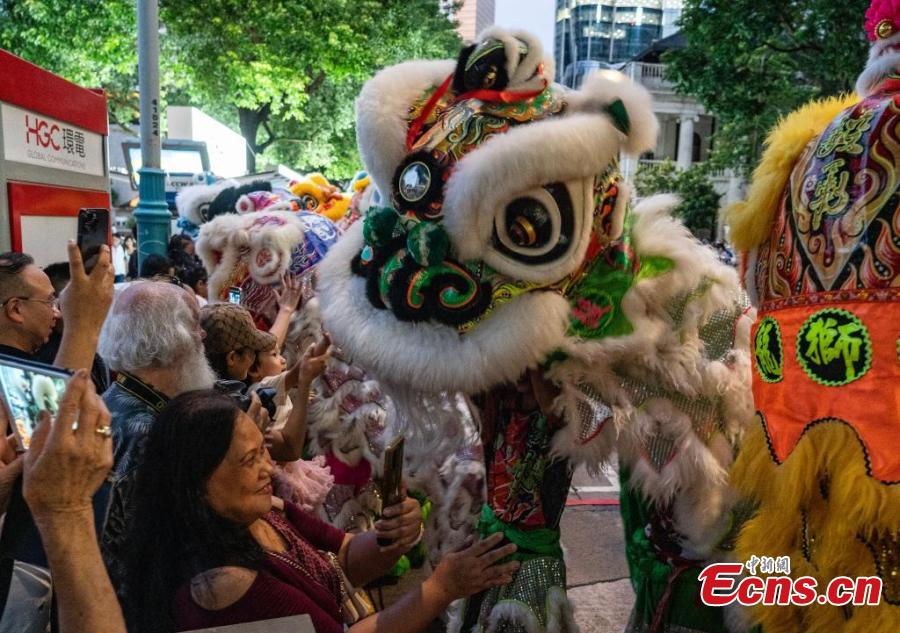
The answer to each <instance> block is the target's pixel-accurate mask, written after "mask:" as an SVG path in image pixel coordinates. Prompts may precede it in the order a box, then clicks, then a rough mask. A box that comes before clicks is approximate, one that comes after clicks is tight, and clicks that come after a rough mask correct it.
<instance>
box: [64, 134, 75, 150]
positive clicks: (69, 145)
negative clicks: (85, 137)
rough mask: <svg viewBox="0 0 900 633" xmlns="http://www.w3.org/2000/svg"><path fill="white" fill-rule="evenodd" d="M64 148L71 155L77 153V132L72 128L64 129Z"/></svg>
mask: <svg viewBox="0 0 900 633" xmlns="http://www.w3.org/2000/svg"><path fill="white" fill-rule="evenodd" d="M62 133H63V143H62V148H63V149H64V150H66V151H67V152H68V153H69V154H74V153H75V130H73V129H72V128H70V127H64V128H63V130H62Z"/></svg>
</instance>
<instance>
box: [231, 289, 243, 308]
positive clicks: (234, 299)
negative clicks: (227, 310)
mask: <svg viewBox="0 0 900 633" xmlns="http://www.w3.org/2000/svg"><path fill="white" fill-rule="evenodd" d="M242 294H243V292H242V291H241V289H240V288H238V287H237V286H232V287H231V288H229V289H228V303H236V304H237V305H241V295H242Z"/></svg>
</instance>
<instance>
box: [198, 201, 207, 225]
mask: <svg viewBox="0 0 900 633" xmlns="http://www.w3.org/2000/svg"><path fill="white" fill-rule="evenodd" d="M197 213H198V214H199V215H200V219H201V220H203V221H204V222H208V221H209V203H208V202H203V203H201V204H200V206H199V207H197Z"/></svg>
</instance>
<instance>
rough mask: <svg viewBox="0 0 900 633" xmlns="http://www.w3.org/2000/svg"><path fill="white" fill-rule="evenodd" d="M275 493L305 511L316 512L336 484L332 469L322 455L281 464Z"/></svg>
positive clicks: (277, 469)
mask: <svg viewBox="0 0 900 633" xmlns="http://www.w3.org/2000/svg"><path fill="white" fill-rule="evenodd" d="M273 483H274V485H273V487H274V489H275V495H276V496H278V497H281V498H282V499H284V500H286V501H290V502H291V503H294V504H296V505H297V506H299V507H300V508H301V509H302V510H303V511H304V512H315V511H316V510H317V509H318V508H319V507H320V506H321V505H322V504H323V503H324V502H325V497H327V496H328V491H329V490H331V487H332V486H333V485H334V476H333V475H332V474H331V469H330V468H329V467H328V466H326V465H325V458H324V457H322V456H317V457H313V458H312V459H311V460H308V461H307V460H303V459H300V460H297V461H296V462H287V463H284V464H280V465H279V466H278V467H277V468H276V469H275V481H274V482H273Z"/></svg>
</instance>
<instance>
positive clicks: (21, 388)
mask: <svg viewBox="0 0 900 633" xmlns="http://www.w3.org/2000/svg"><path fill="white" fill-rule="evenodd" d="M71 376H72V375H71V374H70V373H69V372H67V371H65V370H62V369H59V368H58V367H52V366H50V365H42V364H39V363H34V364H32V363H28V362H22V361H19V360H17V359H13V358H10V357H7V356H0V395H2V398H3V403H4V405H5V407H6V413H7V415H8V416H9V420H10V422H11V425H12V428H13V433H15V435H16V439H17V440H18V441H19V446H20V447H21V448H23V449H26V450H27V449H28V447H29V446H30V445H31V436H32V435H33V434H34V429H35V428H36V427H37V425H38V415H39V414H40V412H41V411H45V410H46V411H49V412H50V415H53V416H55V415H56V414H57V413H58V412H59V401H60V400H61V399H62V396H63V393H64V392H65V390H66V384H67V383H68V382H69V378H71Z"/></svg>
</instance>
